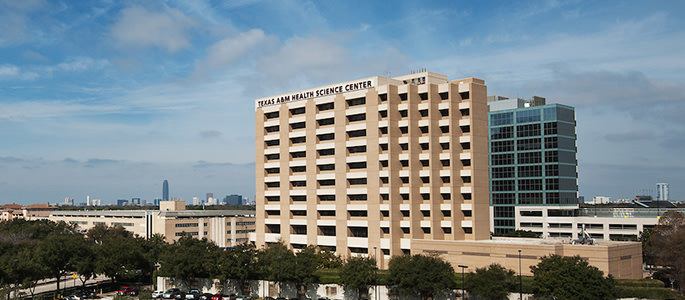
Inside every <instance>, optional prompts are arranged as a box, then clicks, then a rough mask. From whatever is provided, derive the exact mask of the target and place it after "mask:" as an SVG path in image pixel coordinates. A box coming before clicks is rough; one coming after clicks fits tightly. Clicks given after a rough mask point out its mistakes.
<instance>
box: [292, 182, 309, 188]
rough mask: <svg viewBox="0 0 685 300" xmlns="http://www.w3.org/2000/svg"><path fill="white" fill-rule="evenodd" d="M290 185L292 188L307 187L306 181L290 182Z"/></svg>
mask: <svg viewBox="0 0 685 300" xmlns="http://www.w3.org/2000/svg"><path fill="white" fill-rule="evenodd" d="M290 184H291V185H292V186H293V187H305V186H307V181H305V180H300V181H291V182H290Z"/></svg>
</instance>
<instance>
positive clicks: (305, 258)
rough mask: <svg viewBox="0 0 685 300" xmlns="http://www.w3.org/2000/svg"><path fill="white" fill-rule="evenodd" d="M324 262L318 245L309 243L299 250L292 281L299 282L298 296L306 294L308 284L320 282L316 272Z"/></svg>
mask: <svg viewBox="0 0 685 300" xmlns="http://www.w3.org/2000/svg"><path fill="white" fill-rule="evenodd" d="M322 262H323V261H322V260H321V259H320V257H319V255H318V248H317V247H316V246H312V245H309V246H307V247H304V248H303V249H301V250H300V252H297V255H296V256H295V267H294V272H293V277H292V281H294V282H295V284H297V294H298V296H302V295H304V294H305V291H306V290H307V289H306V287H307V286H308V285H310V284H313V283H316V282H318V280H319V277H318V276H317V275H316V273H315V272H316V270H318V269H319V268H321V267H322Z"/></svg>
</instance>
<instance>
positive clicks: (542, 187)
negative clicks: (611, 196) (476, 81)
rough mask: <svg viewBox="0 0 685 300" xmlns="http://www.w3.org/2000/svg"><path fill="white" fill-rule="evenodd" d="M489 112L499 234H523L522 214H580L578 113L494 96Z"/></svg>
mask: <svg viewBox="0 0 685 300" xmlns="http://www.w3.org/2000/svg"><path fill="white" fill-rule="evenodd" d="M488 106H489V111H490V112H489V114H488V116H489V127H490V193H491V196H490V204H491V205H492V209H493V211H492V213H493V228H494V233H495V234H496V235H497V234H504V233H506V232H509V231H512V230H515V229H517V228H518V227H517V222H516V220H517V218H516V217H517V216H520V215H522V214H523V215H525V214H527V213H531V214H538V213H539V214H541V215H546V214H547V212H548V210H550V209H552V210H555V212H553V213H556V212H557V211H563V210H566V209H574V208H577V207H578V175H577V174H578V173H577V165H578V164H577V159H576V120H575V111H574V109H573V107H570V106H566V105H561V104H545V98H542V97H537V96H535V97H533V99H531V100H526V99H520V98H518V99H508V98H505V97H499V96H490V97H488ZM521 210H523V211H521ZM569 211H570V210H569ZM518 225H519V227H520V224H518ZM526 225H527V224H526Z"/></svg>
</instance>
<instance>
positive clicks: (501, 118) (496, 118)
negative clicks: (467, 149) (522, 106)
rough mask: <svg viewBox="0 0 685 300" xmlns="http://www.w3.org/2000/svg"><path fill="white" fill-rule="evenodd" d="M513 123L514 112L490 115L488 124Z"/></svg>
mask: <svg viewBox="0 0 685 300" xmlns="http://www.w3.org/2000/svg"><path fill="white" fill-rule="evenodd" d="M512 123H514V113H513V112H506V113H498V114H491V115H490V126H499V125H510V124H512Z"/></svg>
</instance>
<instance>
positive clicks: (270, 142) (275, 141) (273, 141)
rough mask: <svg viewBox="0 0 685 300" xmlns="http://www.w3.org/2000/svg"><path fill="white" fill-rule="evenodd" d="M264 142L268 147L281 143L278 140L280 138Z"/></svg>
mask: <svg viewBox="0 0 685 300" xmlns="http://www.w3.org/2000/svg"><path fill="white" fill-rule="evenodd" d="M264 143H266V146H267V147H270V146H278V145H280V144H281V141H280V140H270V141H265V142H264Z"/></svg>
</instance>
